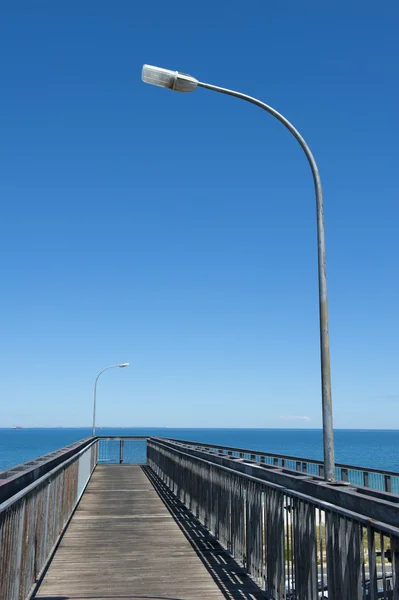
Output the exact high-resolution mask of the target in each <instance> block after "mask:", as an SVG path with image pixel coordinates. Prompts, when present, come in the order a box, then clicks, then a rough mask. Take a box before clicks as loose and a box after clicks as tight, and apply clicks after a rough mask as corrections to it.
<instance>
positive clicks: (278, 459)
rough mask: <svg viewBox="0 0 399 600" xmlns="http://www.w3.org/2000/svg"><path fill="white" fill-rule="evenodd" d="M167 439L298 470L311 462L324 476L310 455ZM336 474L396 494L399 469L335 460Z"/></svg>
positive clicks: (352, 481) (303, 471)
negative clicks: (389, 469) (257, 458)
mask: <svg viewBox="0 0 399 600" xmlns="http://www.w3.org/2000/svg"><path fill="white" fill-rule="evenodd" d="M159 439H169V440H171V441H174V442H177V443H180V444H183V445H186V446H189V447H194V448H195V447H198V448H204V449H206V448H208V449H212V448H213V449H215V450H218V451H219V452H222V453H224V452H227V453H228V454H232V453H238V454H239V455H250V456H252V457H253V459H254V460H255V459H256V457H257V456H259V457H260V462H261V463H262V462H266V460H265V459H266V458H267V459H269V460H270V461H273V464H274V465H276V466H282V467H285V468H291V467H290V466H289V464H287V463H290V462H291V463H293V469H294V470H295V471H298V472H301V473H308V472H311V469H310V468H309V466H310V465H314V466H316V467H318V468H317V473H313V474H314V475H318V476H319V477H323V475H324V473H323V469H324V466H323V461H321V460H316V459H313V458H302V457H298V456H290V455H286V454H277V453H272V452H265V451H263V450H248V449H245V448H236V447H233V446H223V445H221V444H208V443H205V442H193V441H190V440H176V439H173V438H159ZM335 467H336V468H335V474H336V479H337V480H338V481H344V482H349V483H353V484H355V485H362V486H363V487H366V488H370V489H375V490H382V491H385V492H389V493H395V494H399V472H395V471H385V470H383V469H376V468H373V467H370V468H369V467H360V466H356V465H348V464H344V463H336V465H335Z"/></svg>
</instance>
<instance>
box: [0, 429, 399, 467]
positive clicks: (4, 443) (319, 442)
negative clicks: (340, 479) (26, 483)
mask: <svg viewBox="0 0 399 600" xmlns="http://www.w3.org/2000/svg"><path fill="white" fill-rule="evenodd" d="M97 433H98V434H99V435H103V436H106V435H154V436H161V437H163V436H164V437H171V438H177V439H183V440H190V441H196V442H205V443H214V444H221V445H224V446H235V447H239V448H245V449H249V450H263V451H265V452H275V453H277V454H287V455H291V456H299V457H301V458H314V459H322V457H323V438H322V431H321V430H318V429H169V428H151V427H143V428H138V427H137V428H118V429H116V428H111V427H104V428H103V429H101V430H98V432H97ZM90 435H91V429H90V428H70V429H68V428H59V429H36V428H35V429H33V428H32V429H20V430H15V429H1V428H0V470H3V469H6V468H9V467H12V466H15V465H17V464H20V463H22V462H26V461H28V460H32V459H33V458H36V457H38V456H42V455H43V454H47V453H49V452H52V451H54V450H57V449H59V448H62V447H64V446H67V445H68V444H71V443H72V442H75V441H78V440H81V439H83V438H86V437H89V436H90ZM335 458H336V462H337V463H346V464H350V465H356V466H360V467H374V468H377V469H384V470H387V471H397V472H399V430H359V429H355V430H350V429H338V430H336V431H335Z"/></svg>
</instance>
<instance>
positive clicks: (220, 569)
mask: <svg viewBox="0 0 399 600" xmlns="http://www.w3.org/2000/svg"><path fill="white" fill-rule="evenodd" d="M142 469H143V471H144V473H145V474H146V475H147V477H148V479H149V480H150V481H151V483H152V485H153V486H154V489H155V491H156V492H157V494H158V495H159V497H160V499H161V500H162V502H163V503H164V504H165V506H166V508H167V509H168V511H169V512H170V514H171V516H172V517H173V519H174V521H175V522H176V524H177V525H178V527H179V528H180V530H181V531H182V533H183V534H184V536H185V537H186V539H187V540H188V541H189V543H190V544H191V546H192V548H193V549H194V550H195V552H196V554H197V556H198V557H199V558H200V560H201V562H202V563H203V565H204V566H205V568H206V569H207V571H208V572H209V574H210V575H211V577H212V578H213V580H214V581H215V583H216V584H217V586H218V587H219V589H220V591H221V593H222V594H223V595H224V597H225V598H228V599H229V600H234V599H236V598H237V599H238V598H240V599H241V600H265V599H267V598H269V596H268V595H267V594H266V592H264V591H262V590H261V589H260V588H259V587H258V586H257V585H256V583H255V582H254V581H253V580H252V579H251V578H250V577H249V575H248V574H247V572H246V571H245V569H244V568H243V567H242V566H241V565H240V564H238V563H237V562H236V561H235V560H234V558H233V557H232V556H231V555H230V554H229V553H228V552H227V551H226V550H225V549H224V548H223V546H222V545H221V544H219V542H218V541H217V540H216V538H215V537H214V536H213V535H212V534H211V533H210V532H209V531H208V530H207V529H206V528H205V527H204V526H203V525H201V523H200V522H199V521H198V520H197V519H196V518H195V517H194V516H193V515H192V513H191V512H190V511H189V510H188V508H187V507H186V506H185V505H184V504H183V503H182V502H181V501H180V500H179V499H178V498H176V496H175V495H174V494H173V493H172V492H171V491H170V489H169V488H168V487H167V486H166V485H165V484H164V483H163V482H162V481H161V479H159V478H158V476H157V475H156V474H155V473H154V472H153V471H152V469H150V468H149V467H146V466H143V467H142ZM46 600H53V599H47V598H46ZM57 600H58V599H57Z"/></svg>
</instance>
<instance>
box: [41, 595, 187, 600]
mask: <svg viewBox="0 0 399 600" xmlns="http://www.w3.org/2000/svg"><path fill="white" fill-rule="evenodd" d="M90 598H93V600H114V599H115V600H184V598H171V597H170V596H140V595H139V596H137V594H133V595H130V596H121V595H120V594H117V595H116V596H101V595H98V594H96V595H95V596H87V595H86V596H76V595H75V594H74V595H73V596H34V597H33V599H32V600H90Z"/></svg>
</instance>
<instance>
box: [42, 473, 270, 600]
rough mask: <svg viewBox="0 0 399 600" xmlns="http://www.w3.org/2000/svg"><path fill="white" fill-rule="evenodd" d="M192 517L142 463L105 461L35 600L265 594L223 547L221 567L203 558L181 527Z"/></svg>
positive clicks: (215, 598) (212, 598) (176, 599)
mask: <svg viewBox="0 0 399 600" xmlns="http://www.w3.org/2000/svg"><path fill="white" fill-rule="evenodd" d="M186 520H187V517H186V516H185V515H184V514H183V513H182V512H181V511H180V510H178V511H173V510H171V509H170V507H169V509H168V506H167V502H166V503H165V500H164V499H162V495H161V494H160V493H159V490H158V491H157V490H156V489H155V488H154V485H153V483H152V482H151V481H150V479H149V477H148V476H147V475H146V473H145V471H144V470H143V469H142V467H141V466H136V465H106V466H105V465H99V466H98V467H97V468H96V470H95V472H94V474H93V476H92V479H91V481H90V483H89V485H88V487H87V489H86V491H85V493H84V495H83V498H82V500H81V502H80V504H79V507H78V509H77V511H76V512H75V514H74V516H73V518H72V521H71V523H70V525H69V527H68V529H67V531H66V533H65V535H64V537H63V539H62V541H61V543H60V546H59V548H58V549H57V552H56V554H55V556H54V558H53V560H52V563H51V565H50V567H49V569H48V571H47V573H46V576H45V578H44V580H43V582H42V584H41V586H40V588H39V590H38V592H37V595H36V600H89V599H90V600H105V599H107V600H108V599H109V600H122V599H123V600H139V599H140V600H143V599H151V600H207V599H208V600H221V599H223V598H224V599H226V598H231V599H232V598H241V599H245V598H248V599H253V598H260V597H263V596H261V595H258V594H256V593H254V585H253V584H252V582H250V583H249V584H248V582H247V581H244V582H243V581H242V580H241V579H239V578H238V577H237V575H235V574H234V573H233V572H231V573H230V572H229V565H227V563H228V562H229V561H228V560H227V561H226V558H223V559H220V558H219V557H218V552H215V553H212V560H213V562H214V564H215V565H216V567H217V568H216V570H215V568H214V567H212V568H211V567H210V566H209V565H208V564H207V561H208V558H205V559H204V557H202V559H201V557H200V555H199V553H198V551H196V549H195V543H193V542H192V541H190V536H189V535H187V534H185V531H184V528H182V527H181V526H179V521H182V522H183V521H186ZM194 527H195V528H197V526H194ZM201 535H202V536H203V537H204V536H205V535H206V533H204V534H201ZM201 539H202V538H201ZM220 554H221V552H220V550H219V555H220ZM215 561H216V562H215ZM208 562H209V561H208ZM218 562H219V563H220V564H219V566H218ZM226 565H227V566H226ZM217 570H218V574H217V575H215V572H216V571H217Z"/></svg>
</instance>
